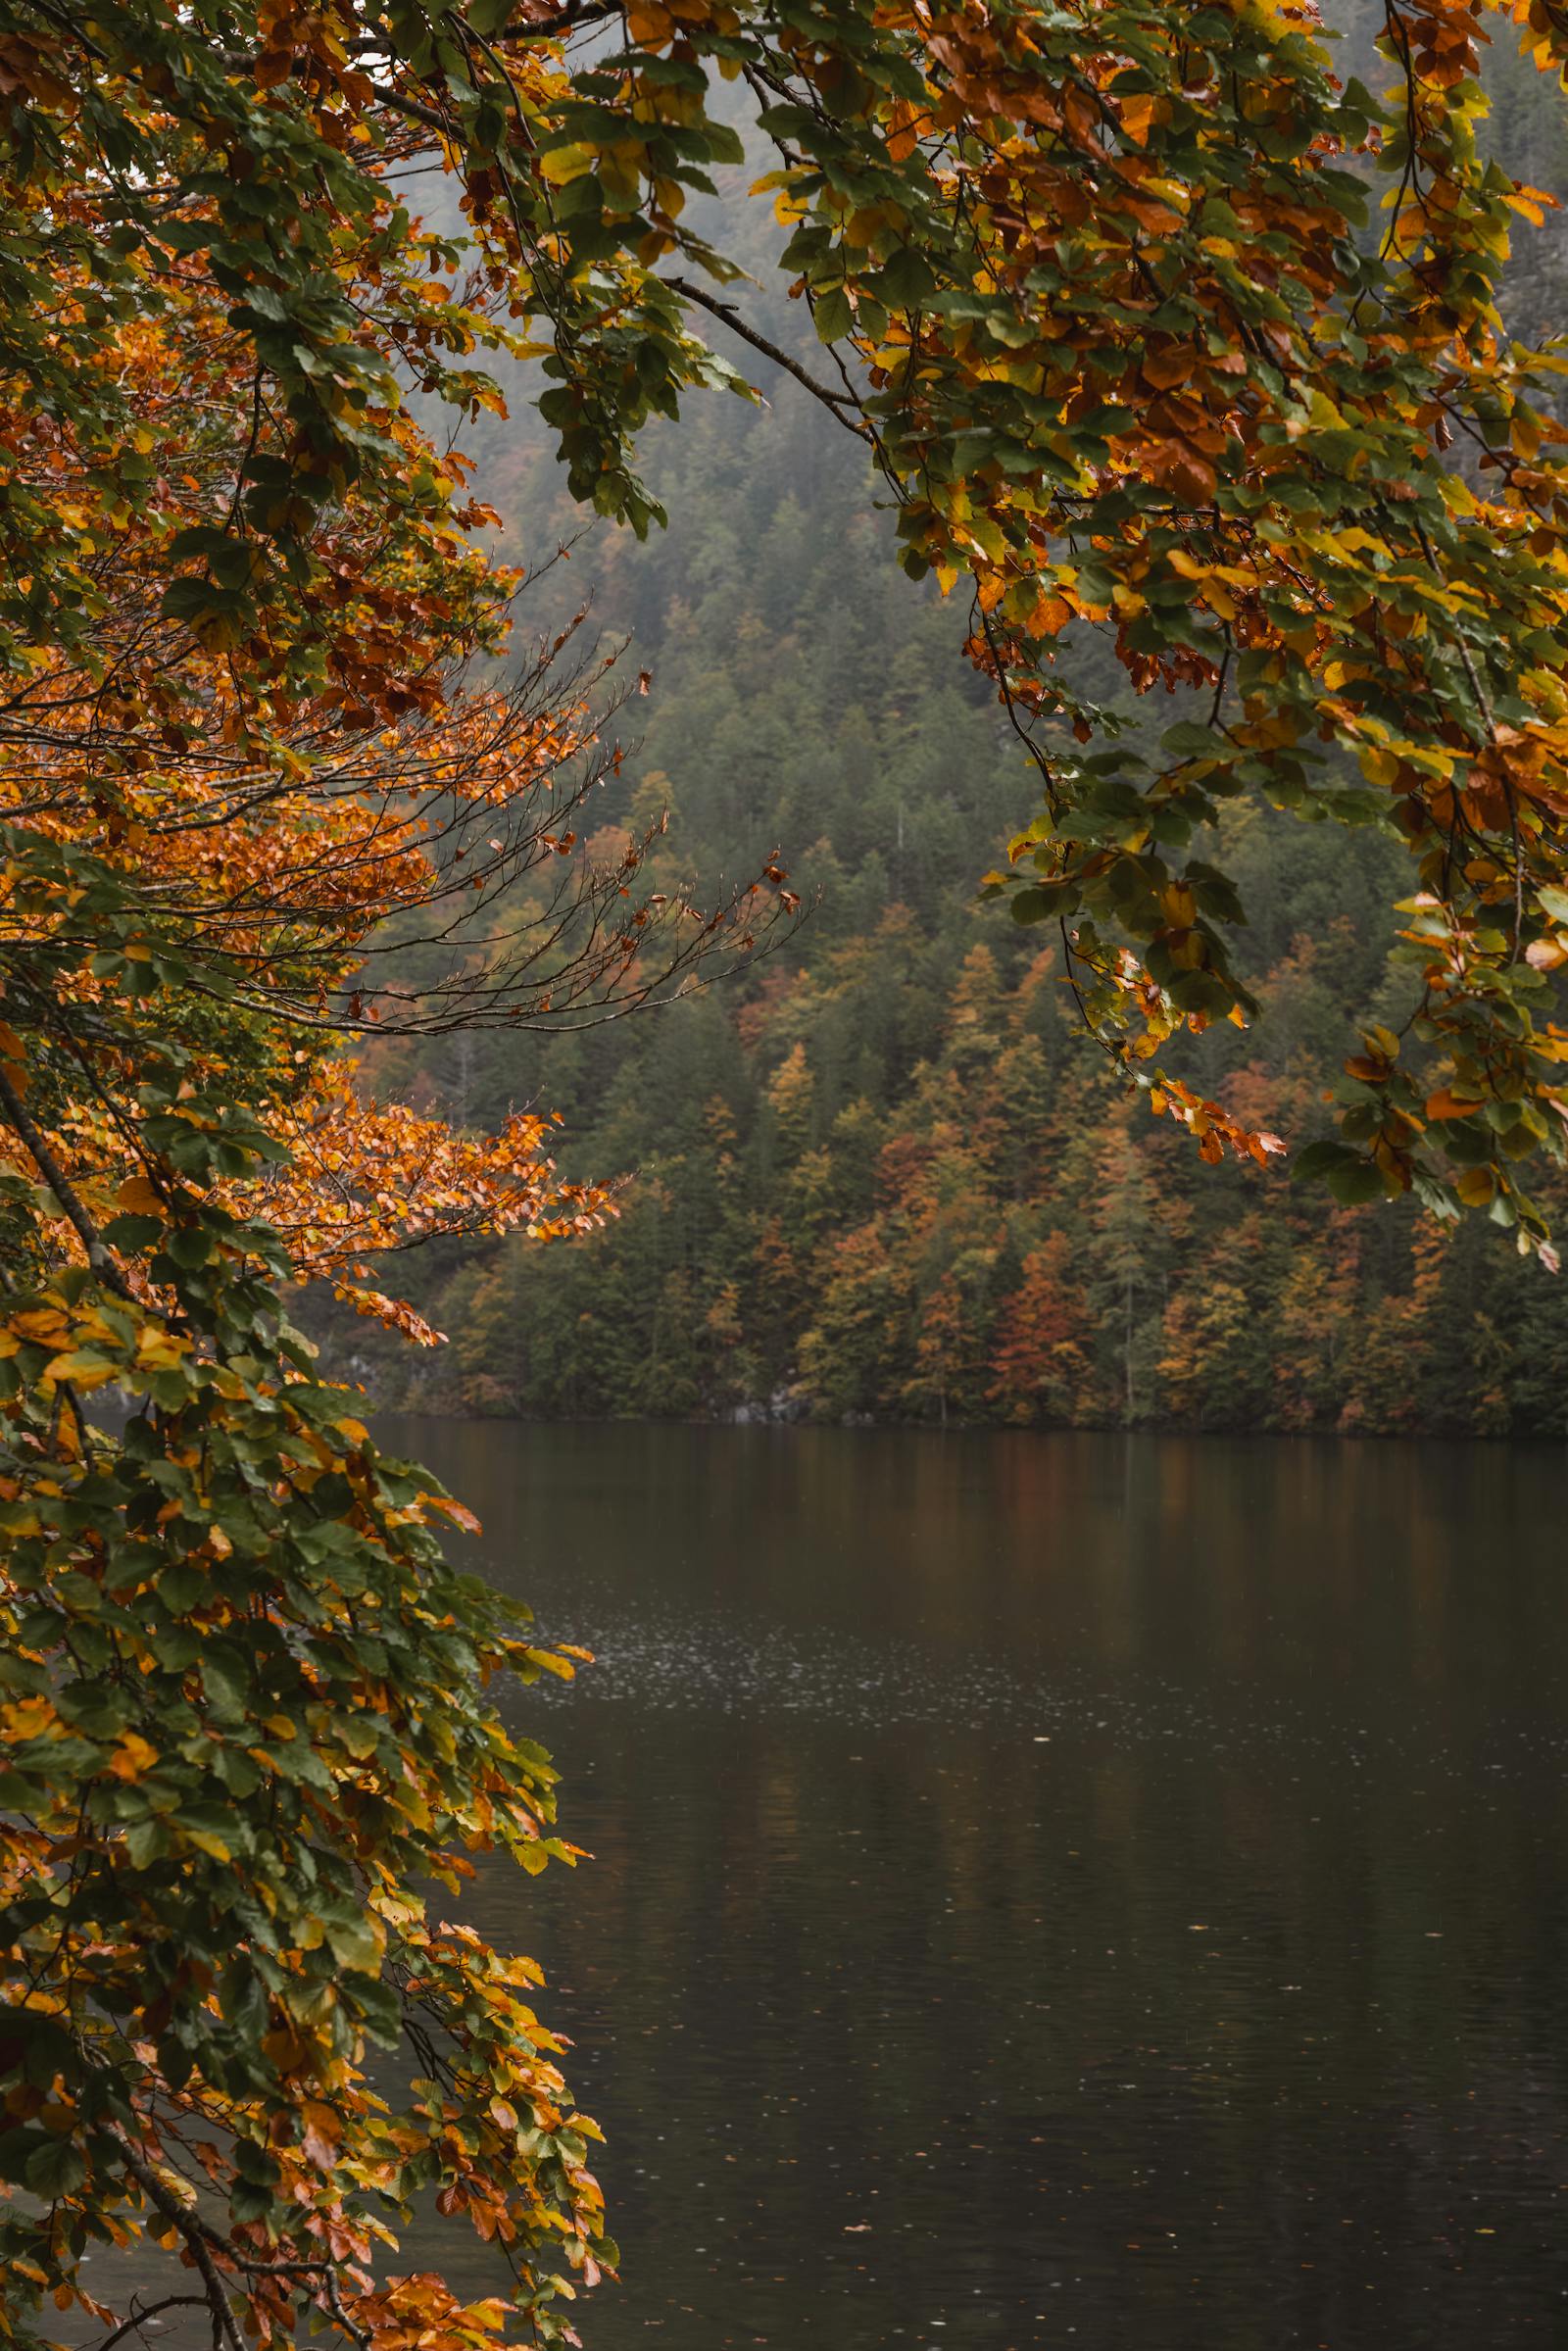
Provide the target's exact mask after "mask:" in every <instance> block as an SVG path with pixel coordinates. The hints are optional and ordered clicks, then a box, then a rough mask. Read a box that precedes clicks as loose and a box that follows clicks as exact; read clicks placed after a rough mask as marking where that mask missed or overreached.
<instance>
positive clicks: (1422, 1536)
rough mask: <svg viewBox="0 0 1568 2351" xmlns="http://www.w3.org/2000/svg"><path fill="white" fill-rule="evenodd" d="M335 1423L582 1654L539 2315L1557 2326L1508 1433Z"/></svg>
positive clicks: (1544, 1715) (1566, 1693)
mask: <svg viewBox="0 0 1568 2351" xmlns="http://www.w3.org/2000/svg"><path fill="white" fill-rule="evenodd" d="M392 1435H393V1438H394V1440H395V1442H396V1443H398V1444H399V1445H404V1446H406V1447H407V1448H408V1449H412V1450H417V1451H418V1452H419V1453H420V1454H422V1456H423V1457H424V1458H426V1459H428V1460H430V1461H431V1462H432V1463H433V1465H434V1466H435V1467H436V1468H437V1469H438V1470H439V1472H440V1473H441V1474H442V1475H443V1476H444V1477H445V1478H446V1479H447V1480H448V1482H449V1483H450V1484H451V1485H452V1486H453V1487H454V1488H455V1489H456V1490H457V1491H458V1492H459V1493H461V1494H463V1495H464V1496H465V1498H466V1500H467V1501H468V1502H469V1503H470V1504H471V1505H472V1506H473V1507H474V1508H475V1509H476V1510H477V1511H478V1512H479V1513H480V1514H481V1516H482V1518H483V1519H484V1522H485V1536H484V1544H483V1549H484V1553H485V1556H486V1559H487V1561H488V1563H489V1566H490V1568H491V1571H492V1572H493V1573H494V1575H495V1576H496V1577H497V1578H498V1579H499V1580H500V1581H501V1582H503V1583H504V1584H505V1585H506V1586H508V1588H510V1589H515V1591H517V1592H519V1593H522V1594H525V1595H526V1596H527V1597H528V1598H529V1599H530V1600H531V1601H532V1602H533V1604H534V1606H535V1607H536V1609H537V1611H538V1615H539V1619H540V1624H541V1629H542V1631H543V1632H544V1633H545V1634H548V1635H550V1636H554V1637H558V1638H562V1639H566V1640H576V1641H584V1642H586V1643H587V1644H588V1645H589V1646H591V1647H592V1648H594V1649H595V1650H596V1651H597V1652H598V1654H599V1659H600V1662H599V1663H598V1664H597V1665H596V1666H595V1667H594V1668H593V1669H592V1670H591V1671H589V1672H587V1673H586V1674H585V1675H584V1676H583V1677H582V1679H581V1680H580V1681H579V1683H578V1684H577V1685H576V1686H575V1688H573V1689H572V1690H568V1691H565V1692H563V1693H562V1694H561V1695H559V1696H556V1695H554V1694H550V1695H546V1696H544V1697H540V1696H538V1695H537V1694H535V1693H526V1694H524V1695H523V1696H521V1697H520V1698H519V1700H518V1701H517V1706H518V1713H519V1716H521V1717H525V1718H527V1719H529V1720H530V1722H531V1724H532V1726H533V1727H535V1728H537V1729H538V1730H539V1732H540V1735H541V1736H543V1737H544V1738H545V1739H547V1741H548V1743H549V1744H550V1745H551V1746H552V1747H553V1748H554V1750H555V1751H556V1754H557V1756H558V1759H559V1760H560V1762H561V1763H562V1765H563V1767H564V1772H565V1775H566V1788H565V1803H564V1821H565V1826H566V1828H567V1830H568V1832H569V1833H570V1834H571V1835H573V1836H574V1837H576V1839H577V1840H578V1841H579V1842H581V1843H583V1844H585V1845H587V1846H589V1847H590V1848H591V1849H592V1850H593V1852H594V1854H595V1855H596V1859H595V1860H594V1862H593V1864H592V1865H591V1866H585V1867H584V1868H582V1869H580V1870H579V1871H578V1872H577V1873H576V1874H575V1875H574V1876H570V1875H568V1874H567V1873H565V1872H564V1871H557V1872H551V1873H549V1874H548V1876H547V1878H546V1879H545V1880H544V1881H542V1882H530V1881H521V1882H519V1881H517V1880H516V1879H515V1878H514V1877H513V1876H512V1875H511V1874H510V1873H502V1872H500V1871H496V1872H493V1873H491V1874H489V1875H487V1876H486V1878H485V1879H484V1880H483V1882H482V1884H481V1886H480V1888H479V1894H478V1905H479V1908H480V1909H481V1911H482V1915H483V1923H484V1925H485V1926H486V1927H487V1929H488V1930H489V1931H490V1932H491V1933H492V1934H494V1935H497V1936H502V1937H506V1938H508V1939H509V1940H516V1941H520V1942H521V1943H522V1944H524V1945H525V1946H526V1947H528V1948H530V1949H532V1950H533V1951H534V1953H535V1955H536V1956H538V1957H539V1958H540V1959H541V1960H542V1961H543V1962H544V1964H545V1966H546V1968H547V1970H548V1972H549V1976H550V1979H551V1988H550V1991H549V1992H548V1994H547V1995H546V1999H545V2003H544V2006H545V2013H546V2014H547V2015H548V2016H549V2017H550V2018H551V2019H552V2020H553V2021H555V2022H558V2023H559V2024H560V2025H561V2026H563V2027H564V2030H566V2031H567V2032H568V2033H571V2035H572V2036H573V2038H574V2040H575V2042H576V2049H575V2052H574V2056H573V2060H572V2068H573V2078H574V2082H575V2084H576V2086H577V2089H578V2092H579V2095H580V2096H581V2098H582V2100H583V2103H584V2104H585V2105H586V2106H587V2107H588V2108H589V2110H590V2111H591V2112H594V2113H596V2114H597V2115H598V2116H599V2118H600V2119H601V2121H602V2122H603V2123H604V2124H605V2126H606V2128H607V2130H608V2131H609V2132H610V2135H611V2146H610V2150H609V2153H608V2156H607V2159H606V2161H605V2164H604V2166H603V2172H604V2177H605V2180H606V2183H607V2187H608V2189H609V2193H610V2196H611V2200H612V2204H613V2217H614V2223H615V2229H616V2233H617V2235H618V2236H619V2238H620V2241H621V2246H622V2250H623V2256H624V2261H623V2271H624V2282H623V2283H622V2284H620V2285H618V2286H611V2287H607V2288H605V2289H604V2290H603V2291H602V2292H601V2293H599V2294H598V2295H597V2296H595V2297H594V2298H593V2300H592V2303H591V2305H590V2308H589V2311H588V2312H587V2314H586V2318H585V2326H586V2329H587V2334H588V2339H589V2343H590V2346H591V2347H592V2351H626V2347H627V2346H628V2345H632V2344H646V2343H649V2342H654V2341H660V2340H662V2341H663V2342H665V2343H667V2344H669V2345H671V2346H673V2345H675V2344H679V2345H680V2346H681V2351H718V2347H719V2346H721V2345H731V2344H754V2343H767V2344H772V2345H778V2346H793V2345H797V2344H802V2343H821V2344H824V2345H827V2344H831V2345H832V2346H834V2351H873V2346H884V2345H907V2346H913V2345H916V2344H924V2345H929V2346H939V2345H940V2346H946V2347H947V2351H956V2347H957V2346H959V2345H974V2346H980V2345H985V2346H987V2347H988V2351H1008V2347H1009V2346H1011V2347H1013V2351H1022V2347H1023V2346H1025V2345H1029V2346H1034V2345H1045V2344H1051V2345H1064V2344H1067V2343H1069V2342H1071V2343H1076V2344H1082V2345H1084V2346H1085V2347H1086V2351H1087V2347H1088V2346H1091V2345H1093V2346H1095V2347H1096V2351H1121V2346H1128V2351H1132V2347H1134V2346H1136V2351H1187V2347H1188V2346H1191V2347H1192V2351H1200V2347H1201V2351H1230V2347H1231V2346H1235V2347H1236V2351H1271V2347H1272V2346H1275V2345H1278V2346H1282V2347H1283V2346H1286V2345H1297V2344H1302V2345H1308V2346H1313V2345H1318V2346H1331V2347H1332V2351H1359V2347H1360V2346H1369V2347H1370V2346H1372V2345H1377V2346H1380V2347H1381V2346H1385V2345H1388V2346H1395V2347H1396V2351H1402V2347H1404V2346H1411V2347H1414V2346H1423V2347H1438V2351H1444V2347H1446V2346H1453V2351H1461V2347H1462V2351H1484V2347H1486V2346H1491V2345H1500V2344H1507V2343H1511V2342H1513V2341H1515V2340H1516V2339H1517V2340H1521V2341H1531V2342H1542V2343H1545V2342H1553V2343H1560V2342H1562V2341H1564V2340H1568V2239H1565V2231H1564V2217H1565V2216H1564V2206H1565V2203H1568V2138H1565V2122H1568V2015H1565V2005H1568V2003H1565V1971H1564V1965H1563V1962H1564V1956H1565V1951H1564V1945H1565V1940H1568V1858H1565V1850H1568V1848H1565V1842H1564V1829H1565V1825H1568V1824H1565V1817H1564V1816H1565V1801H1564V1764H1565V1760H1568V1709H1565V1697H1568V1689H1565V1665H1568V1611H1565V1609H1564V1606H1563V1568H1564V1543H1563V1533H1562V1529H1563V1513H1562V1494H1563V1472H1564V1466H1565V1463H1564V1456H1563V1454H1562V1453H1561V1452H1560V1451H1559V1450H1557V1449H1547V1448H1543V1449H1540V1450H1531V1449H1525V1448H1504V1447H1501V1446H1498V1447H1495V1448H1494V1447H1485V1446H1473V1447H1464V1448H1461V1447H1443V1446H1436V1445H1432V1446H1426V1445H1421V1446H1417V1445H1409V1446H1399V1445H1357V1444H1353V1443H1343V1444H1323V1445H1317V1444H1307V1443H1294V1444H1293V1443H1284V1442H1281V1443H1274V1442H1269V1441H1254V1442H1237V1443H1231V1442H1227V1441H1222V1440H1218V1439H1206V1440H1199V1441H1196V1442H1190V1441H1165V1440H1159V1439H1134V1440H1121V1439H1115V1438H1093V1437H1080V1436H1061V1437H1054V1436H1053V1437H1037V1436H1017V1437H975V1436H969V1437H956V1438H942V1437H937V1436H935V1435H929V1436H928V1435H913V1434H899V1433H885V1434H884V1433H876V1434H872V1433H859V1432H856V1433H848V1432H845V1433H841V1432H838V1431H822V1432H815V1431H797V1430H684V1429H670V1428H658V1429H644V1428H627V1429H620V1428H600V1427H575V1428H565V1429H560V1428H553V1429H543V1428H529V1427H515V1426H508V1425H497V1424H490V1425H485V1426H476V1427H455V1426H452V1425H450V1424H448V1425H443V1424H439V1423H423V1424H420V1423H399V1424H397V1425H396V1428H395V1430H394V1431H393V1432H392Z"/></svg>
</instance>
